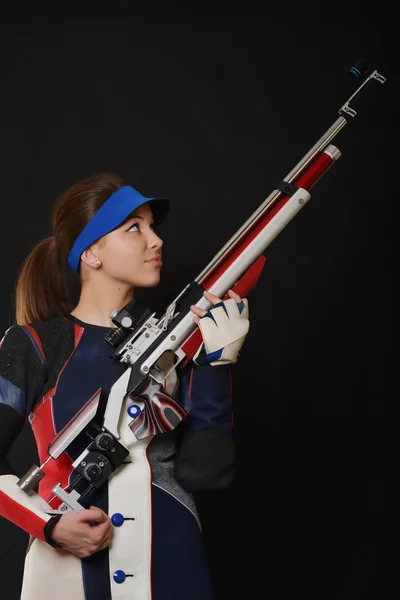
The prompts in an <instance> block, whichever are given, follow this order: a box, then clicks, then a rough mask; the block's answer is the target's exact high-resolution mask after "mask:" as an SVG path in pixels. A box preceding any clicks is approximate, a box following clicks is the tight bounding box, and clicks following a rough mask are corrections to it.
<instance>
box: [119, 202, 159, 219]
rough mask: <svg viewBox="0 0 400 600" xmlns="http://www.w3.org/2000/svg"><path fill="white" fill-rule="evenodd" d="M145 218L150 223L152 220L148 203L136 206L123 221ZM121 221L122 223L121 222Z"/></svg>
mask: <svg viewBox="0 0 400 600" xmlns="http://www.w3.org/2000/svg"><path fill="white" fill-rule="evenodd" d="M135 218H137V219H145V220H146V221H147V220H148V221H150V223H153V222H154V219H153V213H152V211H151V209H150V206H149V205H148V204H143V205H142V206H138V208H136V209H135V210H134V211H132V212H131V214H130V215H128V216H127V217H126V219H125V220H124V221H123V223H126V222H127V221H130V220H131V219H135ZM123 223H122V224H123Z"/></svg>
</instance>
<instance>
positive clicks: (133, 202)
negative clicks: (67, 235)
mask: <svg viewBox="0 0 400 600" xmlns="http://www.w3.org/2000/svg"><path fill="white" fill-rule="evenodd" d="M147 202H148V203H149V204H150V209H151V212H152V213H153V217H154V224H155V227H158V225H160V223H161V222H162V221H163V220H164V219H165V217H166V216H167V213H168V211H169V208H170V202H169V200H168V199H167V198H145V197H144V196H142V194H140V193H139V192H138V191H137V190H135V189H134V188H133V187H131V186H129V185H126V186H124V187H122V188H120V189H119V190H117V191H116V192H114V193H113V194H111V196H110V197H109V198H107V200H106V201H105V202H104V204H103V205H102V206H100V208H99V210H98V211H97V212H95V214H94V215H93V217H92V218H91V219H90V221H89V223H88V224H87V225H86V227H85V228H84V229H83V231H81V233H80V234H79V236H78V237H77V239H76V241H75V243H74V245H73V246H72V250H71V252H70V253H69V256H68V264H69V266H70V267H71V269H72V270H73V271H75V273H76V274H78V273H79V262H80V259H81V254H82V252H83V251H84V250H86V248H88V247H89V246H90V245H91V244H94V242H96V241H97V240H98V239H100V238H101V237H103V235H106V234H107V233H110V231H112V230H113V229H115V228H116V227H118V226H119V225H121V223H123V222H124V221H125V219H126V218H127V217H129V215H130V214H131V213H132V212H133V211H134V210H135V209H136V208H138V207H139V206H141V205H142V204H146V203H147Z"/></svg>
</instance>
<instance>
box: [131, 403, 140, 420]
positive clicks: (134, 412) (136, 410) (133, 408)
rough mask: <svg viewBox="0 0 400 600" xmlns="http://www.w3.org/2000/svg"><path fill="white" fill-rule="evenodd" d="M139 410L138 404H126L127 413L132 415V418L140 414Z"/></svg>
mask: <svg viewBox="0 0 400 600" xmlns="http://www.w3.org/2000/svg"><path fill="white" fill-rule="evenodd" d="M140 412H141V411H140V406H138V405H137V404H131V405H130V406H128V415H129V416H130V417H132V419H134V418H135V417H137V416H138V415H139V414H140Z"/></svg>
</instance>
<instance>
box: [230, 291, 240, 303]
mask: <svg viewBox="0 0 400 600" xmlns="http://www.w3.org/2000/svg"><path fill="white" fill-rule="evenodd" d="M228 294H229V296H230V297H231V298H234V300H236V302H238V303H239V302H241V301H242V299H241V297H240V296H239V294H236V292H234V291H233V290H228Z"/></svg>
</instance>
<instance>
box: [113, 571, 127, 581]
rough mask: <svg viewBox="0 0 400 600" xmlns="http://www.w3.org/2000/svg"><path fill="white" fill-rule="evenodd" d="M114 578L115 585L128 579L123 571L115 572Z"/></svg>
mask: <svg viewBox="0 0 400 600" xmlns="http://www.w3.org/2000/svg"><path fill="white" fill-rule="evenodd" d="M113 578H114V581H115V583H124V581H125V579H126V575H125V573H124V572H123V571H120V570H118V571H114V574H113Z"/></svg>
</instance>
